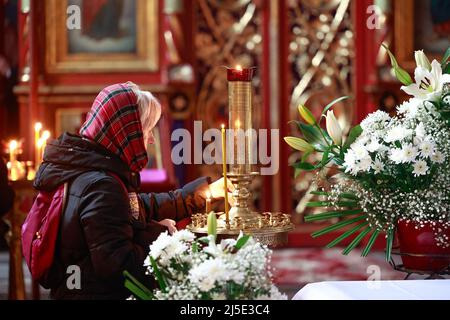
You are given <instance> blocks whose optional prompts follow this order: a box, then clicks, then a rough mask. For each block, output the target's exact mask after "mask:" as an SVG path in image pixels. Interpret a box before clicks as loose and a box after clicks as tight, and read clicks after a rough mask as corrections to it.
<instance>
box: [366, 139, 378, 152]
mask: <svg viewBox="0 0 450 320" xmlns="http://www.w3.org/2000/svg"><path fill="white" fill-rule="evenodd" d="M366 148H367V150H368V151H369V152H376V151H378V150H379V149H380V148H381V144H380V143H379V142H378V140H376V139H373V140H371V141H370V143H369V144H368V145H367V146H366Z"/></svg>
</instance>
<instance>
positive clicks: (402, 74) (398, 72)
mask: <svg viewBox="0 0 450 320" xmlns="http://www.w3.org/2000/svg"><path fill="white" fill-rule="evenodd" d="M382 46H383V48H385V49H386V51H387V53H388V54H389V58H391V64H392V68H393V69H394V72H395V76H396V77H397V79H398V80H399V81H400V82H401V83H403V84H404V85H405V86H409V85H410V84H412V83H413V81H412V79H411V76H410V75H409V73H408V72H406V71H405V70H403V69H402V68H401V67H400V66H399V65H398V62H397V60H396V59H395V56H394V55H393V54H392V52H391V50H389V48H388V47H387V46H386V45H385V44H384V43H383V44H382Z"/></svg>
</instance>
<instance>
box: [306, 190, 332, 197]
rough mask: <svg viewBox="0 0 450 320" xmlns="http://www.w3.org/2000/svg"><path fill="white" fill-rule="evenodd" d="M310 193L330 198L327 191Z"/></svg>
mask: <svg viewBox="0 0 450 320" xmlns="http://www.w3.org/2000/svg"><path fill="white" fill-rule="evenodd" d="M310 193H311V194H314V195H316V196H328V195H330V193H329V192H326V191H311V192H310Z"/></svg>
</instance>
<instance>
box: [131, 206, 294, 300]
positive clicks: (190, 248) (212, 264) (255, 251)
mask: <svg viewBox="0 0 450 320" xmlns="http://www.w3.org/2000/svg"><path fill="white" fill-rule="evenodd" d="M215 226H216V223H215V213H211V214H210V216H209V219H208V230H209V235H208V236H206V237H203V238H199V239H196V236H195V235H194V234H193V233H191V232H190V231H187V230H181V231H178V232H176V233H174V234H173V235H168V234H167V232H166V233H163V234H161V235H160V236H159V237H158V239H157V240H156V241H155V242H153V244H152V245H151V246H150V253H149V255H148V257H147V258H146V260H145V263H144V266H145V267H146V268H147V273H148V274H151V275H153V276H154V277H155V279H156V280H157V282H158V284H159V289H156V290H153V291H151V290H149V289H147V288H146V287H145V286H143V285H142V284H141V283H139V282H138V281H137V280H136V279H135V278H133V277H132V276H131V275H130V274H129V273H127V272H125V276H126V278H127V280H126V282H125V286H126V287H127V288H128V289H129V290H131V292H133V294H134V296H135V297H136V298H139V299H143V300H152V299H156V300H269V299H270V300H284V299H286V298H287V297H286V296H285V295H284V294H281V293H280V292H279V291H278V289H277V288H276V287H275V286H274V285H273V283H272V280H271V272H270V269H269V263H270V257H271V251H270V250H269V249H268V248H267V247H266V246H263V245H261V244H260V243H259V242H256V241H255V240H254V239H253V238H252V237H251V236H247V235H243V234H242V233H241V235H240V236H239V237H238V239H224V240H222V241H221V242H220V243H219V244H217V243H216V235H215Z"/></svg>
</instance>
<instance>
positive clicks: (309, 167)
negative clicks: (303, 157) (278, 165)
mask: <svg viewBox="0 0 450 320" xmlns="http://www.w3.org/2000/svg"><path fill="white" fill-rule="evenodd" d="M293 167H294V168H295V169H300V170H303V171H313V170H315V169H316V166H315V165H313V164H311V163H308V162H300V163H296V164H294V165H293Z"/></svg>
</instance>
